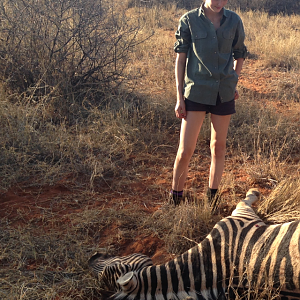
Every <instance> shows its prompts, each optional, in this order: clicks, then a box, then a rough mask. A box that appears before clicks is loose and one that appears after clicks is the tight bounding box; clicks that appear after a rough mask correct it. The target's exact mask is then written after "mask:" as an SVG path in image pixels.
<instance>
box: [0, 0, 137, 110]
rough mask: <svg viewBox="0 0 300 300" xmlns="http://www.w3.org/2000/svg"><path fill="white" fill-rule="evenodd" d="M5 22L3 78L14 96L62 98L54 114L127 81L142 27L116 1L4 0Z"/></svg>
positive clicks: (0, 29) (0, 50)
mask: <svg viewBox="0 0 300 300" xmlns="http://www.w3.org/2000/svg"><path fill="white" fill-rule="evenodd" d="M116 11H118V12H117V13H116ZM0 19H1V23H0V38H1V44H0V55H1V60H0V79H1V80H2V81H3V82H5V88H6V89H7V91H8V92H9V93H11V94H13V93H19V94H22V95H23V96H26V97H28V96H29V97H30V99H31V100H32V101H39V100H40V99H41V97H45V96H46V97H47V96H51V98H52V101H54V99H58V98H59V100H58V103H56V102H57V100H56V102H55V101H54V102H53V103H54V110H55V109H60V110H62V108H63V107H64V108H65V109H67V110H69V109H70V106H72V104H74V102H76V101H80V102H81V101H83V100H84V99H88V102H90V103H91V102H94V103H97V102H99V99H101V97H102V96H103V95H104V94H105V92H106V91H107V90H110V91H113V90H116V89H117V88H118V87H119V86H120V84H121V83H122V82H124V80H126V79H128V76H127V77H126V76H124V72H123V71H124V68H125V67H126V65H127V64H128V62H129V55H128V53H129V52H131V51H132V49H133V48H134V46H135V45H136V44H137V43H138V39H137V35H138V32H139V25H136V24H133V23H132V22H130V19H128V18H127V17H126V16H125V12H124V10H122V9H121V8H120V7H117V4H115V3H114V1H112V0H107V1H106V0H100V1H98V0H88V1H83V0H53V1H46V0H38V1H36V0H27V1H24V0H13V1H2V3H1V5H0ZM27 99H28V98H27Z"/></svg>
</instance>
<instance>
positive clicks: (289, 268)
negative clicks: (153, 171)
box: [113, 190, 300, 300]
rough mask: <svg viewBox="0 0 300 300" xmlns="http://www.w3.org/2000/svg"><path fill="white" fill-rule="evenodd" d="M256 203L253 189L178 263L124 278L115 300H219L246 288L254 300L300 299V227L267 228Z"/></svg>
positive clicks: (128, 273) (178, 258)
mask: <svg viewBox="0 0 300 300" xmlns="http://www.w3.org/2000/svg"><path fill="white" fill-rule="evenodd" d="M257 199H258V192H257V191H254V190H250V191H249V192H248V193H247V196H246V199H245V200H243V201H241V202H240V203H238V205H237V207H236V209H235V211H234V212H233V213H232V215H231V216H229V217H227V218H224V219H223V220H221V221H220V222H218V223H217V224H216V225H215V226H214V228H213V229H212V231H211V232H210V234H209V235H208V236H207V237H206V238H205V239H204V240H203V241H202V242H201V243H200V244H198V245H197V246H195V247H193V248H191V249H190V250H188V251H187V252H185V253H183V254H182V255H181V256H179V257H177V258H175V259H174V260H172V261H169V262H167V263H166V264H164V265H158V266H149V267H145V268H139V269H136V270H135V271H130V272H127V273H126V274H125V275H123V276H121V277H120V278H119V279H118V280H117V282H118V284H119V285H120V287H121V291H120V292H117V293H116V294H114V296H113V298H114V299H117V300H123V299H124V300H125V299H127V300H133V299H135V300H138V299H139V300H155V299H156V300H172V299H174V300H175V299H186V298H189V297H192V298H193V299H201V300H202V299H205V300H207V299H214V300H215V299H228V298H231V296H233V297H234V296H235V295H234V293H235V292H236V291H240V290H245V291H246V294H245V295H246V296H247V298H248V299H249V298H251V297H250V296H251V295H250V294H249V291H253V292H257V291H260V292H264V291H265V290H273V291H276V290H278V291H279V290H281V296H282V298H283V299H288V298H289V299H292V298H293V299H300V291H299V285H300V283H299V280H300V276H299V275H300V244H299V236H300V223H299V221H295V222H291V223H284V224H279V225H269V226H268V225H266V224H265V223H264V222H263V221H262V220H261V219H260V218H259V217H258V216H257V215H256V214H255V213H254V211H253V209H252V208H251V205H252V204H253V203H254V202H255V201H256V200H257ZM246 296H245V297H246ZM254 297H255V296H254Z"/></svg>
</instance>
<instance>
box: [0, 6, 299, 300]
mask: <svg viewBox="0 0 300 300" xmlns="http://www.w3.org/2000/svg"><path fill="white" fill-rule="evenodd" d="M183 13H184V10H182V9H181V10H178V9H176V6H175V5H174V4H172V5H169V6H168V7H167V9H166V8H165V7H163V6H153V7H151V8H147V7H132V8H130V9H129V10H128V11H127V12H126V16H127V18H128V20H130V21H129V23H130V22H132V24H134V23H135V21H136V20H137V18H138V22H139V33H138V35H137V38H138V40H139V41H141V40H142V39H143V37H145V38H146V40H145V41H144V42H143V43H141V44H137V45H135V47H134V51H130V54H128V59H129V62H130V63H129V64H128V65H126V68H125V69H124V74H123V75H124V76H126V78H127V80H126V82H123V83H122V84H121V85H120V86H119V88H118V89H117V90H113V91H110V90H106V91H105V93H104V94H103V93H102V92H101V93H89V92H87V93H86V94H85V95H86V96H85V97H82V98H80V99H81V101H78V98H72V95H70V98H68V99H69V100H70V99H71V100H70V101H69V102H67V103H65V102H64V98H60V95H59V94H55V97H53V98H51V97H50V96H49V95H48V96H47V97H44V96H43V97H40V98H39V99H38V101H37V98H33V97H32V93H31V94H30V93H29V95H28V96H27V94H26V93H22V94H18V93H13V94H12V93H10V91H9V90H7V89H6V85H5V84H4V83H3V82H2V84H1V90H0V125H1V128H2V129H1V132H0V147H1V157H0V177H1V180H0V190H1V193H2V195H5V192H6V191H7V190H9V189H10V188H11V187H15V186H17V185H18V184H20V185H21V182H23V181H26V185H27V186H35V187H39V186H41V187H42V186H45V185H55V184H56V183H57V182H60V181H61V180H62V179H64V178H66V177H67V176H70V177H68V178H70V180H69V181H68V182H67V183H66V186H76V187H77V188H78V189H79V188H80V192H78V191H73V192H72V193H71V195H69V196H67V197H66V196H65V197H63V196H57V197H55V198H52V199H51V201H50V202H51V203H50V204H49V205H48V206H43V205H42V204H41V203H39V201H40V198H39V197H38V196H39V195H38V196H37V197H36V203H35V205H34V206H33V207H30V209H25V208H22V209H21V208H20V209H19V210H18V211H17V214H16V215H15V216H14V217H12V216H11V214H12V212H14V208H13V207H12V208H11V209H10V210H9V211H7V213H6V215H5V217H3V218H2V219H1V220H0V226H1V230H0V242H1V243H0V264H1V271H0V298H1V299H10V300H13V299H24V300H26V299H96V298H100V286H99V285H98V283H97V281H96V280H95V278H94V277H93V276H91V274H90V273H89V270H88V269H87V260H88V258H89V256H90V255H91V254H92V253H93V252H94V251H95V250H99V245H100V244H101V247H103V249H102V250H104V251H107V252H109V253H111V254H120V253H122V251H124V247H125V245H128V244H130V243H134V242H136V241H137V240H139V239H141V240H142V239H143V238H145V237H151V238H156V239H158V240H160V241H162V244H163V246H162V247H164V249H166V251H167V252H168V253H170V254H179V253H182V252H183V251H185V250H187V249H188V248H190V247H191V246H193V245H194V244H195V243H198V242H199V241H201V240H202V239H203V238H204V237H205V236H206V234H207V233H208V232H209V231H210V229H211V228H212V226H213V225H214V224H215V222H216V221H218V220H219V219H220V218H221V217H222V216H224V215H228V214H229V213H230V211H231V209H232V208H233V207H234V205H235V204H236V203H237V202H238V201H239V199H241V197H243V196H244V194H245V192H246V191H247V189H248V188H249V187H252V186H256V187H258V188H261V189H262V190H263V191H264V192H265V194H266V195H267V194H269V193H270V192H271V195H270V196H269V197H264V201H263V202H262V204H261V206H260V207H259V213H260V214H261V215H262V216H263V218H264V219H265V220H267V221H268V222H274V221H280V222H281V221H282V222H283V221H284V222H285V221H289V220H294V219H298V218H299V213H300V212H299V203H300V202H299V195H300V191H299V180H297V177H299V156H300V154H299V149H300V140H299V137H300V126H299V117H298V115H297V111H288V112H286V113H284V114H278V112H277V111H276V109H275V108H274V106H272V105H266V103H269V102H272V103H273V102H274V103H275V102H276V101H281V102H282V103H285V105H287V106H288V105H295V106H294V107H298V106H296V105H297V101H299V100H297V99H299V96H298V95H297V92H295V90H296V91H297V89H298V88H299V75H298V74H297V72H298V70H299V67H300V63H299V59H300V58H299V46H298V45H296V44H297V43H296V41H297V40H299V36H298V33H299V31H298V29H299V28H300V25H299V24H300V17H299V16H290V17H286V16H281V15H280V16H273V17H269V16H267V15H266V14H265V13H260V12H256V13H254V12H247V13H244V12H239V13H240V15H241V16H242V18H243V20H244V23H245V28H246V32H247V45H248V47H249V50H250V53H251V57H255V58H256V59H259V60H261V61H262V62H263V67H269V68H274V67H275V68H274V69H273V70H274V71H276V72H282V73H285V74H287V75H288V76H290V77H288V76H287V77H285V78H292V79H287V80H286V81H280V82H278V87H277V91H276V96H274V97H273V98H272V99H271V100H270V98H268V97H266V98H264V95H263V94H262V95H259V97H258V96H257V94H255V93H253V92H252V91H249V90H247V89H243V88H241V90H242V92H241V98H240V101H238V102H237V114H236V115H235V116H234V117H233V119H232V124H231V127H230V133H229V138H228V152H229V155H228V158H227V162H226V170H225V174H226V176H224V177H223V180H222V184H221V188H220V189H221V191H222V194H223V200H222V202H221V205H220V207H221V208H220V210H219V211H218V213H217V214H216V215H212V214H211V212H210V210H209V208H208V206H207V204H206V202H205V199H204V196H203V191H204V190H205V187H206V186H207V175H208V168H209V147H208V144H209V136H210V128H209V119H208V118H207V119H206V120H205V123H204V126H203V129H202V131H201V134H200V138H199V141H198V145H197V149H196V154H195V156H194V157H193V158H192V161H191V166H190V167H191V168H190V174H191V175H190V177H189V178H188V181H187V186H186V187H187V189H189V190H190V191H192V192H193V193H194V197H193V199H192V201H191V202H189V203H185V204H184V205H181V206H179V207H178V208H176V209H175V208H173V207H172V206H170V205H168V204H166V198H167V196H166V190H167V189H168V188H169V185H170V182H171V176H172V174H171V173H172V164H173V159H174V157H175V152H176V148H177V143H178V132H179V126H180V124H179V122H178V120H176V119H175V117H174V113H173V110H174V105H175V97H176V93H175V88H174V60H175V54H174V53H173V49H172V48H173V44H174V31H175V30H176V28H177V22H178V19H179V17H180V16H181V15H182V14H183ZM131 50H133V49H131ZM251 59H252V58H251ZM30 91H32V89H31V90H28V91H27V92H30ZM93 91H95V89H93ZM101 91H102V90H101ZM89 95H92V96H93V97H91V98H89ZM52 96H53V95H52ZM297 97H298V98H297ZM75 100H76V101H75ZM60 105H61V107H62V109H60V110H58V109H57V108H59V107H60ZM57 114H58V115H57ZM237 173H238V174H237ZM70 174H71V175H70ZM239 174H243V175H245V176H247V178H248V179H247V181H238V180H237V175H239ZM286 178H288V179H286ZM295 178H296V179H295ZM135 185H138V186H140V187H144V189H142V188H140V189H136V190H135V189H134V188H135ZM107 190H109V193H108V192H107ZM141 203H142V204H141ZM151 205H153V206H155V209H153V210H155V212H154V213H153V212H152V211H151V209H150V208H149V207H150V206H151ZM141 207H142V208H143V209H142V208H141ZM37 208H38V209H39V213H36V211H35V209H37ZM70 208H72V209H70ZM137 208H138V209H137ZM69 209H70V211H69ZM108 230H109V231H108ZM107 232H109V234H108V233H107ZM155 250H156V248H154V249H152V250H151V249H150V250H149V253H148V254H149V255H153V254H154V252H155Z"/></svg>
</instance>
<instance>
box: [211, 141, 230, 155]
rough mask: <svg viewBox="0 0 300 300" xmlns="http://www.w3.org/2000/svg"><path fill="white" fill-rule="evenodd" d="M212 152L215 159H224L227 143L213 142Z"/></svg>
mask: <svg viewBox="0 0 300 300" xmlns="http://www.w3.org/2000/svg"><path fill="white" fill-rule="evenodd" d="M210 152H211V155H212V156H215V157H223V156H224V155H225V152H226V141H225V142H220V141H212V142H211V143H210Z"/></svg>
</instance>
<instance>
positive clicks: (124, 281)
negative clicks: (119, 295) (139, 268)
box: [117, 271, 137, 292]
mask: <svg viewBox="0 0 300 300" xmlns="http://www.w3.org/2000/svg"><path fill="white" fill-rule="evenodd" d="M117 283H118V284H119V285H120V286H121V288H122V290H123V292H128V291H130V290H132V289H134V288H135V287H136V285H137V280H136V277H135V276H134V272H132V271H130V272H128V273H126V274H125V275H123V276H121V277H120V278H119V279H118V280H117Z"/></svg>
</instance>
